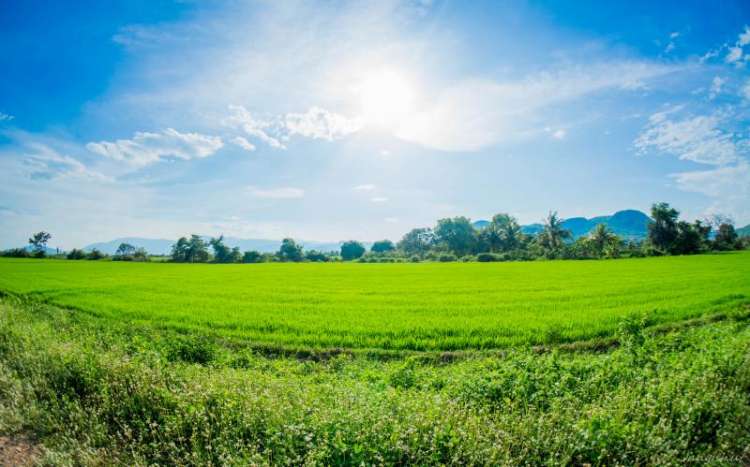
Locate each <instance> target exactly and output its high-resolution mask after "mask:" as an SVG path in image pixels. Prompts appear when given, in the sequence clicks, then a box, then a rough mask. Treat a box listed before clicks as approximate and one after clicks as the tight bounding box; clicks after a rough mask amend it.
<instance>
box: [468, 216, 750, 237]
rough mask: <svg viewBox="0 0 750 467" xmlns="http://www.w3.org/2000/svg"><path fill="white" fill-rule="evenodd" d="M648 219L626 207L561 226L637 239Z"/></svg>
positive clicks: (480, 224)
mask: <svg viewBox="0 0 750 467" xmlns="http://www.w3.org/2000/svg"><path fill="white" fill-rule="evenodd" d="M650 220H651V218H649V217H648V216H647V215H646V214H644V213H642V212H641V211H636V210H633V209H628V210H625V211H617V212H616V213H614V214H613V215H611V216H599V217H592V218H591V219H587V218H585V217H571V218H570V219H565V222H563V227H565V228H566V229H568V230H570V231H571V232H573V237H574V238H578V237H582V236H584V235H587V234H588V233H589V232H591V229H593V228H594V227H596V226H597V225H598V224H600V223H604V224H606V225H607V227H609V229H610V230H611V231H612V232H614V233H615V234H617V235H619V236H620V237H623V238H628V239H634V240H638V239H644V238H646V237H647V236H648V228H647V227H646V225H647V223H648V221H650ZM489 223H490V222H489V221H486V220H480V221H476V222H474V224H473V225H474V228H477V229H483V228H485V227H487V226H488V225H489ZM748 227H750V226H748ZM521 231H522V232H523V233H526V234H533V235H536V234H538V233H539V232H541V231H542V224H529V225H523V226H521Z"/></svg>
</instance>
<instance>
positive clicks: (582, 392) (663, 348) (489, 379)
mask: <svg viewBox="0 0 750 467" xmlns="http://www.w3.org/2000/svg"><path fill="white" fill-rule="evenodd" d="M657 261H661V260H657ZM587 264H592V263H587ZM594 264H601V265H605V264H610V263H594ZM120 266H125V265H122V264H120ZM144 266H146V265H144ZM173 266H177V267H179V266H180V265H173ZM353 266H357V267H360V268H361V267H362V266H359V265H353ZM516 266H519V267H521V266H523V267H529V266H530V265H528V264H525V265H516ZM139 267H140V266H139ZM364 267H369V266H367V265H365V266H364ZM412 267H413V266H412ZM421 267H422V266H419V268H421ZM217 268H218V266H217ZM210 269H215V268H210ZM249 269H255V268H249ZM737 317H738V320H727V321H724V322H717V323H712V324H704V325H701V326H697V327H692V328H685V329H683V330H678V331H676V332H672V333H669V334H660V333H650V332H648V325H649V324H650V320H649V319H645V320H644V319H643V315H637V314H636V315H633V316H632V317H629V318H628V319H626V320H623V321H622V322H621V323H620V324H619V325H618V326H617V327H618V329H619V331H618V336H619V338H620V339H622V341H621V345H620V346H619V348H611V349H609V350H608V351H603V352H598V353H587V352H576V353H563V352H560V351H557V350H553V351H551V352H547V353H541V354H535V352H533V351H532V350H529V349H518V350H510V351H507V352H505V353H503V355H502V358H497V356H496V355H484V354H481V353H479V354H474V355H465V356H460V355H457V354H452V353H444V354H442V355H441V356H440V358H439V359H432V358H429V356H427V355H421V354H420V355H414V356H411V357H407V358H395V359H389V360H386V361H380V360H373V359H369V358H365V357H360V356H357V355H349V354H347V353H346V352H342V351H333V350H332V351H330V352H328V353H327V354H326V358H325V359H323V360H321V361H318V362H316V361H311V360H300V359H298V358H284V357H279V358H267V357H263V356H260V355H258V354H257V353H255V352H252V351H250V350H249V349H247V348H244V347H242V346H239V345H236V344H232V345H224V344H223V341H222V340H216V341H212V340H211V339H210V337H208V336H202V335H196V334H194V333H187V334H177V333H173V332H165V331H163V330H160V329H159V328H157V327H150V326H147V325H144V324H136V323H125V322H121V321H120V320H118V319H115V318H96V317H93V316H90V315H87V314H79V313H74V312H71V311H69V310H63V309H58V308H53V307H49V306H39V305H38V304H35V303H31V302H28V303H25V304H24V303H23V302H21V303H15V304H13V305H11V304H10V303H9V301H8V300H5V301H2V302H0V400H2V401H3V403H2V405H0V430H1V431H2V432H3V433H12V432H15V431H19V430H21V429H24V428H27V427H31V428H33V429H34V431H35V433H36V434H37V435H38V436H39V441H40V442H42V443H44V449H43V451H42V456H43V458H42V459H40V460H39V462H40V464H41V465H705V464H711V465H713V464H718V465H742V464H744V463H746V462H747V456H748V452H747V446H748V445H750V391H749V390H748V389H749V388H750V366H749V365H750V363H749V362H750V360H748V350H747V349H748V348H750V329H749V328H748V324H747V313H746V312H745V314H744V315H738V316H737ZM549 334H550V335H551V336H553V335H557V336H560V335H561V334H560V332H559V331H554V330H551V331H550V332H549Z"/></svg>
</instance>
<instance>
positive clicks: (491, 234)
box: [479, 222, 503, 253]
mask: <svg viewBox="0 0 750 467" xmlns="http://www.w3.org/2000/svg"><path fill="white" fill-rule="evenodd" d="M502 234H503V233H502V231H501V230H500V226H498V225H497V224H495V222H490V224H489V225H488V226H487V227H485V228H483V229H482V230H481V231H480V232H479V238H480V239H481V240H482V242H483V243H485V244H486V245H487V246H488V247H489V249H490V253H494V252H495V250H496V249H497V247H498V246H500V245H501V244H502V242H503V237H502Z"/></svg>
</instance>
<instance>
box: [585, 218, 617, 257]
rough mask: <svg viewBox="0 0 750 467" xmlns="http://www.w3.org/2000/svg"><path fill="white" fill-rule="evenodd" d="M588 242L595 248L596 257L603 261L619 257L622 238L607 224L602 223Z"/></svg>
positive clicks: (592, 233) (591, 234)
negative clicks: (604, 258)
mask: <svg viewBox="0 0 750 467" xmlns="http://www.w3.org/2000/svg"><path fill="white" fill-rule="evenodd" d="M588 241H589V242H590V243H591V245H592V246H593V248H594V251H595V252H596V255H597V256H598V257H599V258H600V259H601V258H603V257H604V255H605V254H607V256H609V257H612V256H619V247H620V246H621V245H622V240H621V239H620V237H618V236H617V235H615V234H614V233H612V231H611V230H609V229H608V228H607V224H605V223H604V222H601V223H600V224H599V225H597V226H596V227H594V229H592V230H591V232H590V233H589V236H588Z"/></svg>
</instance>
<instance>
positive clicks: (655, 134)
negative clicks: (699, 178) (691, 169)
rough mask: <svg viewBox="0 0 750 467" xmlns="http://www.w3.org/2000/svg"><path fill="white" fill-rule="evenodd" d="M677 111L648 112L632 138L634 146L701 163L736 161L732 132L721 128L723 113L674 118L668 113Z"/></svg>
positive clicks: (677, 109) (736, 154) (737, 152)
mask: <svg viewBox="0 0 750 467" xmlns="http://www.w3.org/2000/svg"><path fill="white" fill-rule="evenodd" d="M679 110H680V109H679V108H675V109H671V110H669V111H666V112H659V113H656V114H654V115H652V116H651V117H650V118H649V124H648V125H647V126H646V129H645V131H643V132H642V133H641V135H640V136H639V137H638V139H636V140H635V142H634V145H635V147H636V148H638V149H639V150H640V152H642V153H646V152H649V151H651V150H656V151H659V152H662V153H666V154H672V155H675V156H678V157H679V158H680V159H683V160H689V161H693V162H698V163H701V164H711V165H726V164H730V163H732V162H735V161H737V159H738V155H739V148H738V145H737V143H736V142H735V141H734V139H733V135H732V134H729V133H725V132H724V131H723V130H722V128H723V127H724V125H723V123H724V120H725V118H726V115H725V114H724V113H723V112H721V111H717V112H715V113H713V114H712V115H708V116H703V115H702V116H697V117H687V118H685V119H682V120H678V121H675V120H673V119H672V114H674V113H676V112H677V111H679Z"/></svg>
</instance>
